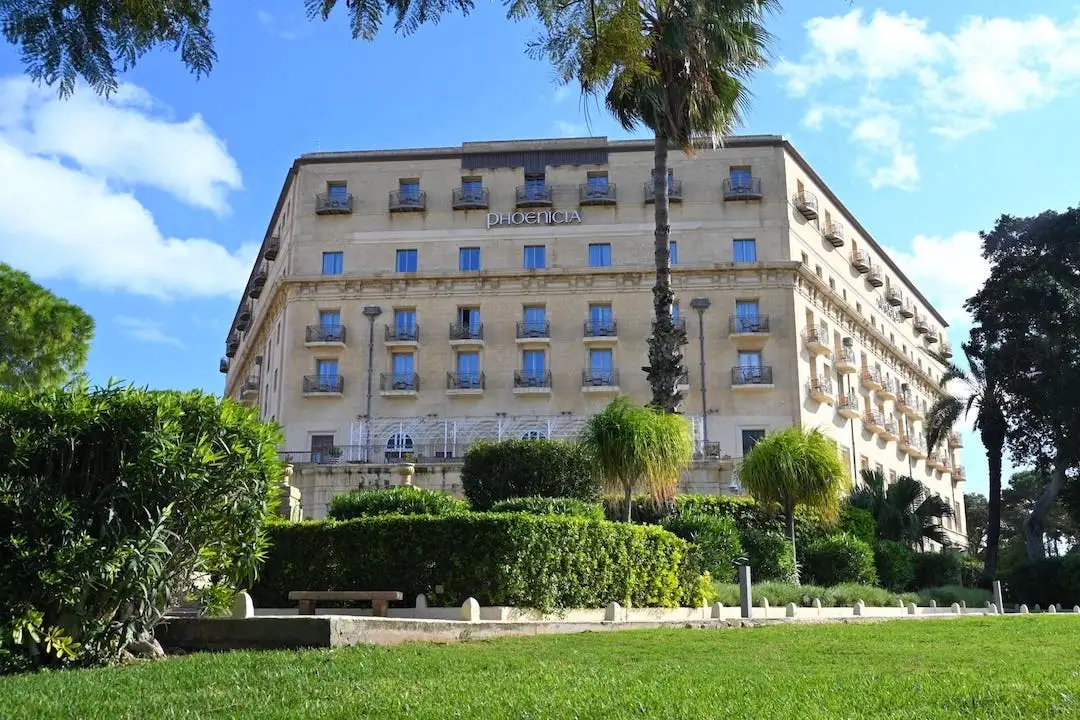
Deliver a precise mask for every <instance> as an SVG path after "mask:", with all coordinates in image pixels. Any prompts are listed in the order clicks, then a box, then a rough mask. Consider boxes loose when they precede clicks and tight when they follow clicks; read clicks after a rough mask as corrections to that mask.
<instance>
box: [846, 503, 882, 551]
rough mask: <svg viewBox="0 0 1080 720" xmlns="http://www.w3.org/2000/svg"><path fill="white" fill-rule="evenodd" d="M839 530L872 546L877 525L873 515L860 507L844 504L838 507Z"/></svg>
mask: <svg viewBox="0 0 1080 720" xmlns="http://www.w3.org/2000/svg"><path fill="white" fill-rule="evenodd" d="M838 529H839V530H840V532H842V533H847V534H848V535H851V536H852V537H854V538H858V539H859V540H862V541H863V542H864V543H866V544H867V545H869V546H870V547H873V546H874V541H875V539H876V535H877V525H876V524H875V523H874V516H873V515H871V514H870V512H869V511H867V510H863V509H862V508H857V507H853V506H851V505H845V506H844V507H843V508H841V509H840V523H839V528H838Z"/></svg>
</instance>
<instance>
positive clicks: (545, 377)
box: [514, 370, 551, 395]
mask: <svg viewBox="0 0 1080 720" xmlns="http://www.w3.org/2000/svg"><path fill="white" fill-rule="evenodd" d="M514 394H515V395H550V394H551V371H550V370H515V371H514Z"/></svg>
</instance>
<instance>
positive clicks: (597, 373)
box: [581, 368, 619, 387]
mask: <svg viewBox="0 0 1080 720" xmlns="http://www.w3.org/2000/svg"><path fill="white" fill-rule="evenodd" d="M581 385H582V387H590V386H591V387H618V385H619V371H618V370H615V369H614V368H586V369H584V370H582V371H581Z"/></svg>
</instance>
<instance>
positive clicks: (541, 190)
mask: <svg viewBox="0 0 1080 720" xmlns="http://www.w3.org/2000/svg"><path fill="white" fill-rule="evenodd" d="M546 199H547V188H546V187H545V185H544V174H543V173H536V174H530V175H526V176H525V200H546Z"/></svg>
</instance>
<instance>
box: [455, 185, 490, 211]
mask: <svg viewBox="0 0 1080 720" xmlns="http://www.w3.org/2000/svg"><path fill="white" fill-rule="evenodd" d="M490 197H491V193H490V192H489V191H488V189H487V188H479V189H475V188H463V187H459V188H454V190H453V192H452V193H451V194H450V202H451V204H452V206H453V208H454V209H455V210H486V209H487V208H488V206H489V204H490V201H489V198H490Z"/></svg>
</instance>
